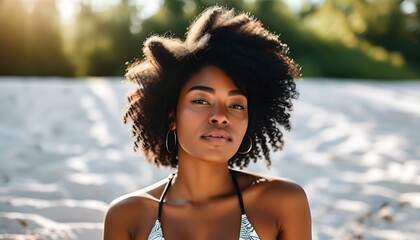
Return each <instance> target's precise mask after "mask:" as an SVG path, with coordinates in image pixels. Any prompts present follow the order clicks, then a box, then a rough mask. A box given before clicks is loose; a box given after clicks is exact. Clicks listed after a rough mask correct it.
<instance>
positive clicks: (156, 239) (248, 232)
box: [147, 170, 260, 240]
mask: <svg viewBox="0 0 420 240" xmlns="http://www.w3.org/2000/svg"><path fill="white" fill-rule="evenodd" d="M229 172H230V175H231V177H232V182H233V185H234V187H235V190H236V194H237V195H238V200H239V206H240V207H241V213H242V216H241V230H240V233H239V240H259V239H260V237H259V236H258V234H257V232H256V231H255V229H254V227H253V226H252V224H251V222H249V220H248V217H247V216H246V214H245V207H244V202H243V200H242V193H241V189H240V188H239V185H238V181H237V180H236V176H235V173H234V172H233V171H232V170H229ZM174 176H175V173H174V174H172V176H171V177H170V178H169V181H168V183H167V184H166V186H165V189H164V190H163V193H162V196H161V197H160V201H159V210H158V219H157V220H156V222H155V225H154V226H153V228H152V230H151V231H150V234H149V237H148V238H147V240H164V239H165V238H164V237H163V232H162V224H161V223H160V217H161V214H162V206H163V200H164V199H165V195H166V193H167V192H168V189H169V187H170V186H171V183H172V179H173V178H174Z"/></svg>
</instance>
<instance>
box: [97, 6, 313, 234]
mask: <svg viewBox="0 0 420 240" xmlns="http://www.w3.org/2000/svg"><path fill="white" fill-rule="evenodd" d="M143 52H144V54H145V58H144V60H142V61H139V62H137V63H135V64H133V65H132V66H130V67H129V69H128V72H127V78H128V79H129V80H131V81H134V82H136V83H138V84H139V88H138V89H136V90H135V91H134V92H132V93H130V95H129V97H128V100H129V104H128V107H127V110H126V113H125V116H124V120H125V122H127V121H128V120H131V121H132V127H133V135H134V137H135V141H134V149H135V150H138V149H141V150H142V151H143V152H144V154H145V156H146V158H147V159H149V160H150V161H152V162H154V163H155V164H156V165H158V166H171V167H173V168H176V169H177V170H176V171H175V172H174V173H173V174H171V175H170V176H169V177H168V179H164V180H162V181H160V182H158V183H156V184H154V185H152V186H150V187H148V188H145V189H142V190H139V191H136V192H133V193H130V194H128V195H125V196H123V197H120V198H118V199H116V200H115V201H114V202H113V203H112V204H111V206H110V208H109V210H108V212H107V214H106V218H105V229H104V239H107V240H108V239H112V240H116V239H164V237H165V238H166V239H174V240H175V239H183V240H185V239H198V240H199V239H246V240H247V239H283V240H291V239H299V240H302V239H311V219H310V211H309V206H308V201H307V198H306V195H305V192H304V191H303V189H302V188H301V187H300V186H299V185H297V184H296V183H293V182H292V181H290V180H287V179H282V178H275V177H267V176H260V175H256V174H251V173H246V172H242V171H237V170H233V169H232V167H239V168H241V169H242V168H244V167H246V166H247V165H248V163H249V162H250V161H254V162H255V161H256V160H257V159H265V161H266V162H267V165H270V163H271V161H270V155H269V151H270V150H280V149H281V147H282V145H283V140H282V132H281V131H280V130H279V127H280V126H283V127H284V128H285V129H287V130H289V129H290V124H289V117H290V111H291V108H292V103H291V99H293V98H296V97H297V95H298V93H297V91H296V87H295V83H294V79H295V78H296V77H298V76H299V67H298V65H297V64H295V63H294V62H293V60H292V59H290V58H289V57H288V56H287V46H286V45H285V44H283V43H281V42H280V40H279V39H278V36H276V35H274V34H272V33H270V32H268V31H267V30H266V29H264V28H263V26H262V24H261V23H260V22H259V21H258V20H256V19H254V18H252V17H251V16H249V15H247V14H244V13H236V12H235V11H234V10H228V9H225V8H222V7H211V8H208V9H206V10H205V11H203V13H202V14H201V15H200V16H199V17H198V18H197V19H196V20H195V21H194V22H193V23H192V25H191V26H190V28H189V30H188V32H187V35H186V39H185V41H181V40H179V39H173V38H165V37H157V36H152V37H150V38H149V39H148V40H147V41H146V42H145V45H144V49H143Z"/></svg>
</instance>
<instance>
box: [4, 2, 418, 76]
mask: <svg viewBox="0 0 420 240" xmlns="http://www.w3.org/2000/svg"><path fill="white" fill-rule="evenodd" d="M409 1H412V2H411V3H413V4H414V3H415V4H416V6H417V9H418V10H420V2H419V1H413V0H383V1H370V0H324V1H323V2H322V3H321V4H318V5H314V4H311V1H306V4H305V5H304V7H303V8H302V10H301V11H300V12H292V11H291V10H290V9H289V8H288V6H287V5H286V4H285V3H283V2H282V1H281V0H247V1H245V0H219V1H217V4H218V5H221V6H226V7H234V8H236V9H238V10H242V11H249V12H251V13H252V14H253V15H254V16H255V17H256V18H258V19H260V20H261V21H262V22H263V24H264V25H265V26H266V27H267V28H268V29H269V30H270V31H272V32H275V33H277V34H280V38H281V40H282V41H284V42H285V43H287V44H288V45H289V47H290V50H291V52H290V54H291V56H292V57H293V58H294V59H296V61H297V62H298V63H300V65H301V66H302V71H303V75H304V77H310V76H317V77H336V78H371V79H372V78H373V79H407V78H419V77H420V69H419V68H418V66H420V58H419V57H418V56H420V46H419V39H420V38H419V37H420V13H419V11H416V12H411V13H404V12H403V11H402V10H401V7H400V6H402V4H407V3H408V2H409ZM214 3H215V1H214V0H163V1H162V5H161V6H160V8H159V10H158V11H157V12H156V13H155V14H154V15H152V16H150V17H148V18H146V19H140V18H139V15H138V13H139V10H141V9H140V8H139V7H138V6H136V5H135V4H136V1H131V0H120V4H118V5H111V6H109V7H108V8H107V9H105V10H103V11H96V10H95V9H92V6H91V5H90V4H89V3H88V2H86V1H81V2H79V4H80V11H79V12H78V14H77V16H76V17H75V20H74V21H73V23H72V24H68V23H62V22H60V19H59V15H58V10H57V8H56V6H55V4H56V2H55V0H43V1H25V0H0V34H1V37H0V52H1V54H0V63H1V65H0V75H60V76H87V75H95V76H98V75H100V76H122V75H123V74H124V70H125V67H126V65H125V62H127V61H131V60H133V59H135V58H141V57H142V55H141V48H142V43H143V42H144V40H145V39H146V38H147V37H148V36H150V35H153V34H159V35H166V36H172V37H178V38H181V39H182V38H183V37H184V33H185V31H186V28H187V27H188V25H189V24H190V22H191V21H192V19H193V17H194V16H196V15H197V14H198V13H199V12H201V11H202V10H203V9H204V8H206V7H208V6H211V5H214ZM134 27H136V28H138V29H139V31H135V30H133V29H134Z"/></svg>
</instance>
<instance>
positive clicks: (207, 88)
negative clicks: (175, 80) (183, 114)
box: [188, 86, 245, 96]
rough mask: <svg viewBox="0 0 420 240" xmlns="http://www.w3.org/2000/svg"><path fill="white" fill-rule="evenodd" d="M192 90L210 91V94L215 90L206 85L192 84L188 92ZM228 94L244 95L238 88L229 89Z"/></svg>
mask: <svg viewBox="0 0 420 240" xmlns="http://www.w3.org/2000/svg"><path fill="white" fill-rule="evenodd" d="M194 90H198V91H203V92H208V93H211V94H214V93H215V92H216V91H215V90H214V89H213V88H211V87H206V86H193V87H191V88H190V89H189V90H188V92H191V91H194ZM228 95H229V96H236V95H242V96H245V94H244V93H243V92H242V91H241V90H239V89H235V90H231V91H229V94H228Z"/></svg>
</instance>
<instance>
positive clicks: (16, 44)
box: [0, 0, 73, 76]
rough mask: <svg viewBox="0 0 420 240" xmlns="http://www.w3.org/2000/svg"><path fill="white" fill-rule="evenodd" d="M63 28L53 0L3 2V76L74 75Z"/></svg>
mask: <svg viewBox="0 0 420 240" xmlns="http://www.w3.org/2000/svg"><path fill="white" fill-rule="evenodd" d="M31 3H32V4H31ZM59 29H60V26H59V21H58V15H57V11H56V9H55V2H54V1H53V0H44V1H40V2H29V3H28V1H23V0H2V1H0V34H1V37H0V52H1V54H0V63H1V64H0V75H41V76H47V75H61V76H70V75H73V67H72V66H71V64H70V63H69V61H68V60H67V58H66V56H65V54H64V52H63V48H62V39H61V35H60V31H59Z"/></svg>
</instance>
